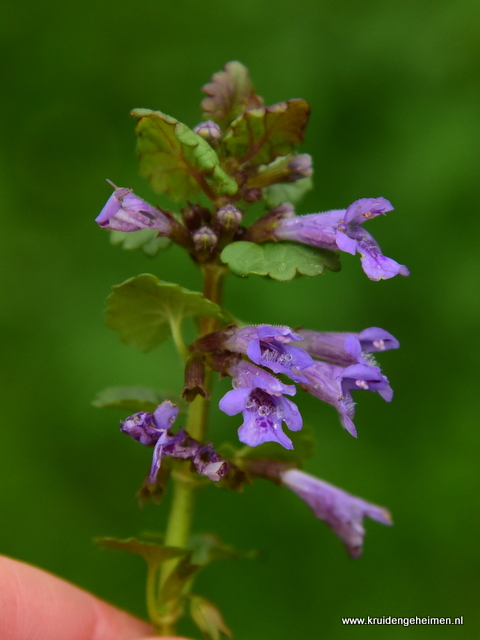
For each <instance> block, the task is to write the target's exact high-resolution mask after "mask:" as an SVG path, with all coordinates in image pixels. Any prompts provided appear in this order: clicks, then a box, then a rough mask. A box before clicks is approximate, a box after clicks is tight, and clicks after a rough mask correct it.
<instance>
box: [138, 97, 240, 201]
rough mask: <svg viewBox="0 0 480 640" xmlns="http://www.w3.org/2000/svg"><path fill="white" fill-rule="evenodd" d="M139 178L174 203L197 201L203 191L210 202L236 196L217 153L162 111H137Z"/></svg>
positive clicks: (185, 126) (233, 184) (232, 183)
mask: <svg viewBox="0 0 480 640" xmlns="http://www.w3.org/2000/svg"><path fill="white" fill-rule="evenodd" d="M131 115H132V116H133V117H135V118H139V122H138V124H137V127H136V133H137V137H138V141H137V153H138V156H139V159H140V175H142V176H144V177H145V178H148V180H149V183H150V186H151V187H152V189H153V190H154V191H156V192H157V193H160V194H163V193H164V194H166V195H168V196H169V197H170V198H171V199H172V200H175V201H179V200H186V199H187V198H195V197H196V196H198V195H199V194H200V193H201V192H202V191H203V192H204V193H205V194H206V195H207V196H208V197H209V198H211V199H215V198H216V197H217V196H218V195H233V194H234V193H236V191H237V189H238V186H237V183H236V182H235V180H234V179H233V178H232V177H230V176H229V175H228V174H227V173H225V171H224V170H223V169H222V167H221V166H220V160H219V158H218V156H217V154H216V152H215V151H214V150H213V149H212V147H211V146H210V145H209V144H208V142H206V140H204V139H203V138H202V137H201V136H199V135H197V134H196V133H194V132H193V131H192V130H191V129H189V128H188V127H187V125H185V124H182V123H181V122H179V121H178V120H175V118H172V117H171V116H167V115H166V114H164V113H162V112H161V111H152V110H151V109H134V110H133V111H132V112H131Z"/></svg>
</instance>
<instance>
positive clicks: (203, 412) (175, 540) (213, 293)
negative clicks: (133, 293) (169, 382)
mask: <svg viewBox="0 0 480 640" xmlns="http://www.w3.org/2000/svg"><path fill="white" fill-rule="evenodd" d="M202 270H203V276H204V289H203V291H204V296H205V297H206V298H208V299H209V300H212V302H215V303H217V304H219V302H220V300H221V295H222V285H223V280H224V276H225V273H226V271H225V268H224V267H222V266H219V265H213V264H210V265H204V266H203V267H202ZM174 326H175V325H174V323H172V324H171V327H172V334H173V337H174V340H175V344H176V346H177V349H178V350H179V353H180V354H181V355H183V349H184V350H185V351H184V353H185V354H186V353H188V352H187V349H186V347H185V344H184V342H183V338H182V336H181V332H180V328H179V327H178V325H176V327H177V329H178V331H179V332H180V333H175V332H174ZM217 328H218V320H216V319H215V318H204V317H202V318H200V335H201V336H202V335H205V334H206V333H210V332H211V331H215V329H217ZM212 382H213V371H208V372H207V375H206V380H205V387H206V389H208V391H210V390H211V386H212ZM209 405H210V402H209V401H208V400H206V399H205V398H203V397H202V396H200V395H198V396H197V397H196V398H195V400H193V402H191V403H190V406H189V408H188V414H187V424H186V429H187V431H188V433H189V434H190V435H191V436H192V438H195V439H196V440H198V441H199V442H204V440H205V437H206V432H207V419H208V410H209ZM172 480H173V485H174V488H173V498H172V504H171V508H170V514H169V517H168V523H167V531H166V534H165V546H168V547H180V548H186V547H187V544H188V539H189V537H190V530H191V525H192V519H193V507H194V492H195V486H196V484H195V482H194V481H192V477H191V474H190V471H189V469H188V466H187V463H180V464H179V465H178V467H177V469H176V470H175V471H174V472H173V473H172ZM178 562H179V561H178V560H177V559H174V560H169V561H167V562H165V563H164V564H163V565H162V570H161V572H160V574H159V579H158V591H157V593H158V594H159V595H160V594H161V592H162V587H163V586H164V585H165V583H166V582H167V580H168V578H169V577H170V576H171V575H172V573H173V572H174V571H175V569H176V567H177V565H178ZM157 609H158V610H159V611H162V618H163V621H159V620H158V618H157V620H155V621H153V622H154V624H155V626H156V629H155V630H156V631H157V632H159V633H161V634H164V635H175V631H176V621H177V618H178V617H179V612H180V611H181V603H179V602H176V601H169V602H168V603H159V606H158V608H157Z"/></svg>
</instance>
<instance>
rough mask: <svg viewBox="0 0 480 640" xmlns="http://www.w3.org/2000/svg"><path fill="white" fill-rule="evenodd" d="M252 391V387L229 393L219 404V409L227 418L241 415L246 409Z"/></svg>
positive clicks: (233, 390)
mask: <svg viewBox="0 0 480 640" xmlns="http://www.w3.org/2000/svg"><path fill="white" fill-rule="evenodd" d="M251 391H252V389H251V387H240V388H238V389H232V390H231V391H227V393H226V394H225V395H224V396H223V398H222V399H221V400H220V402H219V403H218V407H219V409H220V410H221V411H223V413H226V414H227V416H235V415H237V413H241V412H242V411H243V410H244V409H245V405H246V403H247V400H248V398H249V396H250V393H251Z"/></svg>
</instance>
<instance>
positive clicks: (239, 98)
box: [202, 60, 263, 129]
mask: <svg viewBox="0 0 480 640" xmlns="http://www.w3.org/2000/svg"><path fill="white" fill-rule="evenodd" d="M202 91H203V92H204V93H206V94H207V97H206V98H204V99H203V100H202V109H203V110H204V114H203V117H204V118H205V120H208V119H212V120H214V121H215V122H217V123H218V124H219V125H220V126H221V127H222V129H226V128H227V127H228V125H229V124H230V123H231V122H232V121H233V120H235V118H237V117H238V116H239V115H241V114H242V113H243V112H244V111H246V110H247V109H255V108H257V107H260V106H261V105H262V104H263V100H262V98H260V96H257V95H256V94H255V92H254V90H253V87H252V83H251V80H250V76H249V73H248V69H247V68H246V67H245V66H243V64H242V63H241V62H237V61H236V60H232V61H231V62H227V64H226V65H225V69H224V70H223V71H218V72H217V73H214V74H213V76H212V78H211V82H209V83H208V84H206V85H204V86H203V87H202Z"/></svg>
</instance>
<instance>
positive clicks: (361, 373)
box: [302, 361, 393, 438]
mask: <svg viewBox="0 0 480 640" xmlns="http://www.w3.org/2000/svg"><path fill="white" fill-rule="evenodd" d="M302 373H304V374H305V376H306V377H307V383H306V384H302V387H303V389H305V391H308V392H309V393H311V394H312V395H313V396H315V397H317V398H320V400H323V401H324V402H328V404H331V405H333V406H334V407H335V408H336V409H337V411H338V413H339V418H340V422H341V424H342V426H343V428H344V429H346V430H347V431H348V432H349V433H350V434H351V435H352V436H354V437H355V438H356V437H357V430H356V428H355V425H354V424H353V420H352V418H353V416H354V415H355V403H354V401H353V398H352V394H351V392H352V390H353V389H365V390H368V391H378V393H379V394H380V395H381V396H382V398H383V399H384V400H386V401H387V402H390V400H391V399H392V397H393V391H392V389H391V387H390V385H389V383H388V380H387V378H386V377H385V376H384V375H382V373H381V371H380V369H379V367H372V366H371V365H365V364H353V365H350V366H348V367H339V366H337V365H333V364H328V363H327V362H320V361H317V362H315V363H314V364H313V365H312V366H311V367H308V369H304V370H303V372H302Z"/></svg>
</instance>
